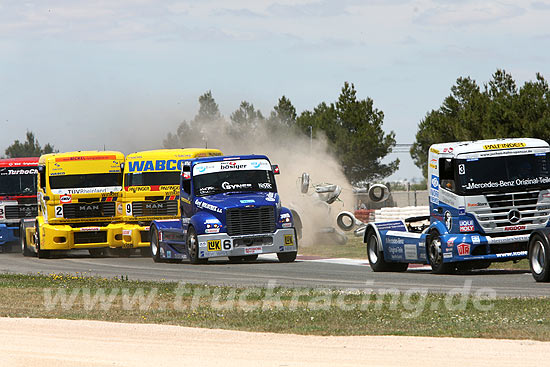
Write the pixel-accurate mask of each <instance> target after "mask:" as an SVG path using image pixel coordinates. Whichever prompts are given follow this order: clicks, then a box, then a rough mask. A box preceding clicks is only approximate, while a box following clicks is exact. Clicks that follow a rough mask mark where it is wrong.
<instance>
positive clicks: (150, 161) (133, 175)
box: [120, 148, 222, 256]
mask: <svg viewBox="0 0 550 367" xmlns="http://www.w3.org/2000/svg"><path fill="white" fill-rule="evenodd" d="M221 155H222V152H221V151H219V150H218V149H201V148H186V149H157V150H148V151H143V152H137V153H132V154H129V155H127V156H126V162H125V165H124V181H123V187H124V190H123V194H122V204H123V217H122V219H123V222H122V223H121V224H120V226H121V233H122V247H123V250H122V251H129V250H130V249H138V248H139V251H140V254H141V255H142V256H150V239H149V225H150V224H151V221H153V220H159V219H160V220H162V219H176V218H178V217H179V215H180V206H179V189H180V175H181V169H182V165H183V161H184V160H186V159H191V158H200V157H214V156H221Z"/></svg>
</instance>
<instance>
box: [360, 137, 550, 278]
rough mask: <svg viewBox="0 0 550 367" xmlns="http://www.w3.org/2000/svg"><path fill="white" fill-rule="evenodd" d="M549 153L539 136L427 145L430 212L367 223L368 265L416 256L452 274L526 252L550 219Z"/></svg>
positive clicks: (399, 263) (398, 263) (399, 266)
mask: <svg viewBox="0 0 550 367" xmlns="http://www.w3.org/2000/svg"><path fill="white" fill-rule="evenodd" d="M549 153H550V147H549V145H548V143H546V142H545V141H542V140H539V139H495V140H481V141H470V142H456V143H446V144H435V145H432V146H431V147H430V150H429V155H428V165H429V166H428V186H429V201H430V215H429V216H425V217H413V218H406V219H404V220H395V221H388V222H374V223H370V224H368V226H367V228H366V230H365V236H364V242H365V243H366V244H367V254H368V259H369V263H370V265H371V268H372V270H373V271H405V270H406V269H407V267H408V264H409V263H418V264H430V265H431V267H432V271H433V272H434V273H451V272H454V271H456V270H467V269H476V268H477V269H481V268H486V267H488V266H489V265H490V264H491V262H502V261H510V260H520V259H523V258H526V257H527V253H528V247H529V244H533V243H535V244H536V241H534V240H533V236H536V233H537V231H540V230H541V229H544V228H545V227H547V226H548V225H549V219H550V156H549ZM535 238H536V237H535ZM539 242H540V241H539ZM531 246H535V245H531ZM539 247H541V246H540V245H539ZM539 247H538V248H539ZM539 253H540V250H539ZM539 258H542V257H541V256H539ZM541 261H542V260H541Z"/></svg>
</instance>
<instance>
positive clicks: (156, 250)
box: [151, 226, 162, 263]
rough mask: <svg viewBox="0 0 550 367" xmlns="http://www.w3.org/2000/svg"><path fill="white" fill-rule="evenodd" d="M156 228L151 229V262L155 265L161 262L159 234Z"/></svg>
mask: <svg viewBox="0 0 550 367" xmlns="http://www.w3.org/2000/svg"><path fill="white" fill-rule="evenodd" d="M158 233H159V232H158V229H157V227H155V226H153V227H151V256H152V257H153V261H154V262H156V263H160V262H162V258H161V257H160V243H159V234H158Z"/></svg>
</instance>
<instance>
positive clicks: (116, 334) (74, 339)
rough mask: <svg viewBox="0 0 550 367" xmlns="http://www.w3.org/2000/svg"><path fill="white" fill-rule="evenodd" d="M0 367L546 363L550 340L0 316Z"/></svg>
mask: <svg viewBox="0 0 550 367" xmlns="http://www.w3.org/2000/svg"><path fill="white" fill-rule="evenodd" d="M0 338H1V340H2V343H1V345H0V366H2V367H7V366H40V367H42V366H54V367H65V366H67V367H78V366H93V367H95V366H98V367H99V366H147V367H150V366H191V365H197V366H224V367H230V366H239V367H241V366H277V367H279V366H285V367H292V366H339V367H342V366H367V365H368V366H399V367H403V366H406V367H414V366H422V367H426V366H438V367H440V366H446V367H450V366H461V367H464V366H468V367H472V366H483V367H487V366H499V367H503V366H520V365H521V366H532V365H534V366H547V365H548V364H549V363H550V343H549V342H537V341H531V340H494V339H455V338H425V337H404V336H329V337H326V336H303V335H288V334H271V333H251V332H241V331H232V330H212V329H198V328H188V327H179V326H167V325H151V324H122V323H113V322H102V321H86V320H56V319H53V320H51V319H17V318H0Z"/></svg>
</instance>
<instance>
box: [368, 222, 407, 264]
mask: <svg viewBox="0 0 550 367" xmlns="http://www.w3.org/2000/svg"><path fill="white" fill-rule="evenodd" d="M379 248H380V246H379V243H378V236H376V233H375V232H374V231H373V230H370V231H369V234H368V235H367V257H368V258H369V264H370V268H371V269H372V271H374V272H379V271H380V272H382V271H395V272H402V271H406V270H407V268H408V267H409V264H408V263H393V262H387V261H386V260H384V252H383V251H380V250H379Z"/></svg>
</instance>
